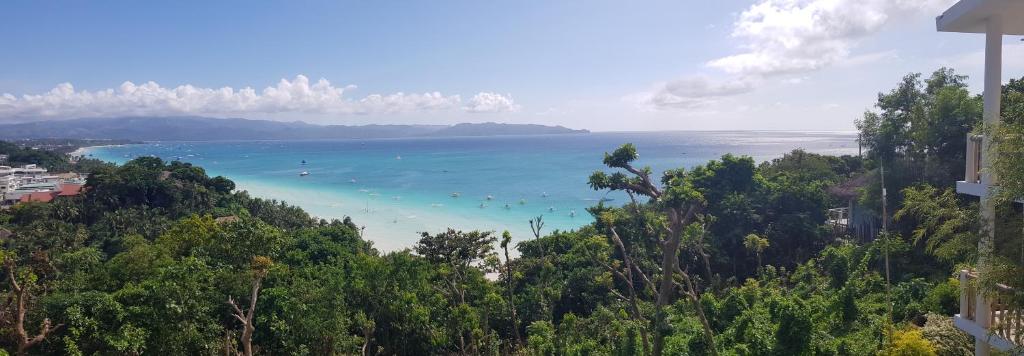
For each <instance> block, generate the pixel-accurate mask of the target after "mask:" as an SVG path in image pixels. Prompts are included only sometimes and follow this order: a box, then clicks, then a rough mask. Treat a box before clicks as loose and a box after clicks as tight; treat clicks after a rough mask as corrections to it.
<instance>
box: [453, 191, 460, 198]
mask: <svg viewBox="0 0 1024 356" xmlns="http://www.w3.org/2000/svg"><path fill="white" fill-rule="evenodd" d="M460 195H462V194H459V192H452V194H451V196H452V198H458V197H459V196H460Z"/></svg>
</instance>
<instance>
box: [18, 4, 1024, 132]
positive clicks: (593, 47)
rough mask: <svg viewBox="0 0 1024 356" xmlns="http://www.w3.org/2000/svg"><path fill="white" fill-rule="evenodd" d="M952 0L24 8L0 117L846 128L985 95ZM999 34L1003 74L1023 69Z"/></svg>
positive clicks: (1017, 48)
mask: <svg viewBox="0 0 1024 356" xmlns="http://www.w3.org/2000/svg"><path fill="white" fill-rule="evenodd" d="M952 3H953V1H950V0H747V1H738V0H716V1H681V0H677V1H613V0H592V1H551V0H545V1H541V0H524V1H470V0H466V1H444V0H438V1H314V0H309V1H267V2H250V1H146V2H141V1H96V2H87V1H68V2H51V1H21V0H14V1H8V2H5V3H4V5H3V6H2V10H0V33H3V34H5V35H4V36H2V37H0V122H25V121H37V120H56V119H70V118H77V117H116V116H188V115H192V116H210V117H243V118H252V119H271V120H280V121H296V120H302V121H306V122H311V123H321V124H453V123H459V122H490V121H493V122H506V123H538V124H549V125H563V126H567V127H572V128H585V129H590V130H595V131H640V130H643V131H649V130H734V129H752V130H766V129H769V130H853V129H854V120H855V119H857V118H858V117H860V116H862V115H863V113H864V111H865V110H870V109H872V106H873V104H874V100H875V99H876V97H877V94H878V92H880V91H888V90H889V89H891V88H892V87H894V86H895V84H896V83H897V82H898V81H899V80H900V78H901V77H902V76H903V75H905V74H907V73H911V72H922V73H925V74H927V73H930V72H932V71H934V70H936V69H938V68H939V67H943V66H946V67H951V68H954V69H955V70H957V71H958V72H960V73H962V74H966V75H969V76H970V78H971V79H970V81H969V83H970V84H971V89H972V91H974V92H980V90H981V89H980V88H981V79H982V66H983V49H984V38H983V36H982V35H976V34H958V33H939V32H936V30H935V20H934V19H935V16H937V15H938V14H940V13H941V12H942V11H943V10H945V9H946V8H948V7H949V5H951V4H952ZM1022 44H1024V42H1021V38H1020V37H1019V36H1006V37H1005V38H1004V54H1003V55H1004V68H1003V77H1004V80H1007V79H1009V78H1020V77H1021V76H1024V45H1022Z"/></svg>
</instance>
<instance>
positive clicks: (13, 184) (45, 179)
mask: <svg viewBox="0 0 1024 356" xmlns="http://www.w3.org/2000/svg"><path fill="white" fill-rule="evenodd" d="M83 185H85V178H84V177H82V176H81V175H78V174H76V173H61V174H51V173H49V172H47V170H46V168H42V167H39V166H36V165H34V164H30V165H25V166H22V167H10V166H0V207H3V206H10V205H14V204H17V203H21V202H48V201H51V200H53V199H54V198H56V197H60V196H73V195H78V194H79V192H81V190H82V186H83Z"/></svg>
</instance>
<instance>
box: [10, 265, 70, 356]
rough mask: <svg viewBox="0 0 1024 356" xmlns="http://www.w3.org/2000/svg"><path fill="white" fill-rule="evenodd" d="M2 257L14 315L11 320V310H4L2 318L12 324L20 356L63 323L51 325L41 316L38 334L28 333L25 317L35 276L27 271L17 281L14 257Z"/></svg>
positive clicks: (31, 297)
mask: <svg viewBox="0 0 1024 356" xmlns="http://www.w3.org/2000/svg"><path fill="white" fill-rule="evenodd" d="M3 257H4V267H5V268H6V269H7V283H8V285H9V286H10V288H11V296H9V297H8V298H13V299H14V305H13V309H14V310H13V313H14V316H13V320H11V316H10V314H9V313H11V311H8V310H4V311H3V315H2V317H3V318H2V319H3V321H4V323H6V324H13V327H14V330H13V331H14V335H13V337H14V339H15V340H16V341H17V344H18V348H17V350H16V351H15V354H16V355H19V356H22V355H26V354H28V349H30V348H32V347H33V346H36V345H38V344H39V343H41V342H43V341H44V340H46V337H47V336H49V335H50V334H52V333H53V332H55V331H57V330H58V329H60V328H61V327H63V326H64V324H56V325H53V323H52V322H51V321H50V318H43V321H42V322H41V323H40V325H39V334H36V335H35V336H30V335H29V333H28V330H27V329H26V328H25V317H26V314H27V313H28V310H29V307H30V306H29V303H30V300H32V299H33V297H34V296H33V295H32V292H31V288H32V285H33V283H34V279H35V278H36V277H35V276H34V275H33V274H32V273H27V274H26V275H25V276H24V279H23V280H22V282H18V278H17V277H16V276H15V274H16V273H15V271H16V265H15V262H14V259H12V258H11V257H10V256H3ZM8 300H10V299H8Z"/></svg>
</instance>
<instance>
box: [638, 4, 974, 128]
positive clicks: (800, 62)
mask: <svg viewBox="0 0 1024 356" xmlns="http://www.w3.org/2000/svg"><path fill="white" fill-rule="evenodd" d="M953 2H954V0H758V1H757V2H755V3H754V4H752V5H750V7H748V8H747V9H745V10H744V11H743V12H741V13H740V14H739V15H738V18H737V20H736V21H735V22H734V23H733V26H732V32H731V34H730V37H732V38H734V39H738V40H739V43H738V47H739V48H740V49H741V50H740V53H737V54H732V55H728V56H724V57H719V58H715V59H711V60H709V61H707V62H706V63H705V66H706V67H708V68H713V69H717V70H720V71H722V72H723V73H724V74H726V75H727V77H718V78H712V77H708V76H706V75H696V76H687V77H683V78H680V79H676V80H671V81H667V82H665V83H661V84H658V85H657V88H656V89H655V90H653V91H651V92H647V93H641V94H639V95H635V96H634V97H639V98H640V99H641V100H640V102H639V104H640V106H643V107H647V108H653V109H657V110H665V109H690V108H695V107H700V106H706V105H707V104H710V103H713V102H716V101H718V100H717V99H721V98H724V97H727V96H733V95H739V94H743V93H747V92H750V91H753V90H755V89H756V87H757V85H758V84H760V83H763V82H765V81H766V80H767V79H768V78H772V77H779V76H787V75H799V74H802V73H807V72H812V71H816V70H819V69H823V68H826V67H829V66H834V65H840V64H844V63H850V64H852V62H854V59H858V60H864V59H865V58H867V57H871V56H875V57H877V56H879V55H882V54H884V55H888V56H892V55H894V53H893V52H892V51H885V52H881V53H879V54H868V55H863V54H862V55H860V56H853V57H851V53H852V52H853V50H854V48H855V47H856V46H857V45H858V43H859V42H860V41H862V40H864V39H866V38H868V37H870V36H872V35H875V34H877V33H879V32H881V31H882V29H883V28H884V27H885V26H886V25H888V24H890V23H892V22H894V21H896V20H897V19H907V18H909V17H912V16H919V15H921V14H928V15H929V16H930V15H932V14H934V13H937V12H938V11H941V10H942V9H944V8H945V7H946V6H948V5H950V4H952V3H953ZM782 80H787V79H782ZM790 81H791V79H790Z"/></svg>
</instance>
